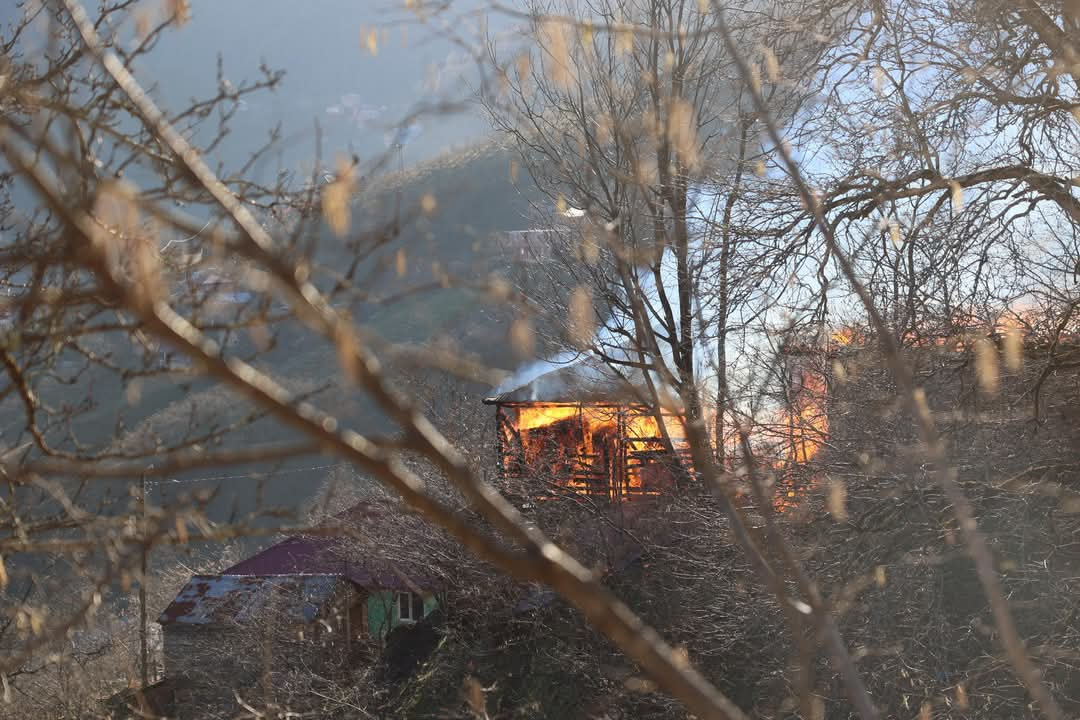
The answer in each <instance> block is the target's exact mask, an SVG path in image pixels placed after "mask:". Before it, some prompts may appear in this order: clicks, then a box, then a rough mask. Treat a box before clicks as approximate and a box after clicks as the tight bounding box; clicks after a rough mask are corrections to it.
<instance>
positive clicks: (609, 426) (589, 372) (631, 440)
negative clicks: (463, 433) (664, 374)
mask: <svg viewBox="0 0 1080 720" xmlns="http://www.w3.org/2000/svg"><path fill="white" fill-rule="evenodd" d="M646 397H647V396H646V395H644V394H643V390H642V387H641V385H639V384H637V383H635V382H633V381H632V380H631V379H628V378H627V377H624V376H620V375H618V374H617V373H615V372H614V371H613V370H611V369H610V368H608V367H606V366H604V365H602V364H601V363H599V362H598V361H592V360H587V359H585V360H578V361H576V362H573V363H570V364H567V365H565V366H564V367H561V368H559V369H555V370H551V371H550V372H547V373H544V374H542V375H539V376H538V377H535V378H533V379H531V380H530V381H528V382H525V383H523V384H521V385H518V386H517V387H513V388H512V389H509V390H505V391H502V392H497V393H496V394H495V395H493V396H492V397H489V398H487V399H485V400H484V402H485V403H486V404H488V405H494V406H495V418H496V425H497V438H498V440H497V441H498V456H499V472H500V474H501V476H502V477H503V479H504V480H511V479H512V480H521V481H524V482H525V483H527V484H528V485H529V487H530V493H531V494H532V495H533V497H535V498H536V499H538V500H543V499H550V498H553V497H556V496H559V495H561V494H565V493H575V494H578V495H585V496H589V497H592V498H598V499H606V500H610V501H622V500H628V499H633V498H642V497H648V496H655V495H660V494H662V493H663V492H665V491H666V490H668V489H671V488H672V487H673V486H674V485H675V484H676V483H677V482H678V480H679V478H680V477H682V476H684V475H685V468H688V467H689V465H690V463H689V450H688V447H687V441H686V438H685V435H686V433H685V431H684V429H683V424H682V420H681V418H680V417H679V416H678V415H676V414H674V413H671V412H668V411H655V410H654V409H653V408H652V407H651V406H650V405H649V404H647V403H645V402H644V398H646Z"/></svg>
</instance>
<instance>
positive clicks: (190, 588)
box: [158, 574, 345, 625]
mask: <svg viewBox="0 0 1080 720" xmlns="http://www.w3.org/2000/svg"><path fill="white" fill-rule="evenodd" d="M344 582H345V581H344V579H343V578H341V577H340V576H333V575H282V576H273V577H263V576H255V575H248V576H239V575H228V574H225V575H194V576H192V578H191V579H190V580H188V582H187V584H186V585H184V587H183V588H182V589H181V590H180V592H179V593H178V594H177V596H176V598H175V599H174V600H173V601H172V602H171V603H169V606H168V607H167V608H165V611H164V612H162V613H161V616H160V617H158V622H159V623H160V624H162V625H169V624H172V623H181V624H185V625H224V624H229V623H245V622H251V621H252V620H255V619H257V618H259V617H260V616H261V615H262V614H263V613H264V612H266V611H269V610H272V609H276V610H278V611H280V612H282V613H283V614H284V616H285V617H286V618H288V619H290V620H294V621H297V622H312V621H314V620H315V618H316V617H318V614H319V610H320V609H322V607H323V606H324V605H325V604H326V602H327V601H328V600H329V599H330V598H331V597H332V596H333V595H334V594H335V592H337V590H338V589H339V587H340V586H341V585H342V584H343V583H344Z"/></svg>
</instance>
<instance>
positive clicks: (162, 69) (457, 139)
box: [140, 0, 511, 165]
mask: <svg viewBox="0 0 1080 720" xmlns="http://www.w3.org/2000/svg"><path fill="white" fill-rule="evenodd" d="M480 5H482V0H459V1H458V2H454V3H453V4H452V7H453V8H454V12H453V14H452V15H448V16H447V19H448V20H451V22H450V23H449V24H450V25H451V26H452V27H453V30H454V32H455V33H457V34H458V35H459V37H463V38H465V39H468V40H472V41H475V40H476V39H477V38H478V37H479V33H480V19H481V16H480V15H477V14H476V13H475V12H471V11H475V10H476V9H477V7H478V6H480ZM445 24H447V23H446V20H444V19H440V18H435V19H433V20H432V21H429V22H427V23H420V22H419V21H418V20H417V19H416V18H415V16H413V15H412V14H411V13H410V12H409V11H406V10H404V8H403V2H402V0H308V1H306V2H296V1H295V0H194V1H193V2H192V20H191V22H190V23H189V24H188V25H186V26H185V27H183V28H180V29H174V30H169V31H167V32H166V34H165V36H164V38H163V39H162V42H161V43H160V45H159V46H158V48H157V49H156V50H155V52H154V54H153V55H152V56H151V58H149V60H148V61H147V62H144V63H143V64H142V65H141V67H140V77H141V78H142V79H144V80H146V81H149V80H151V79H152V80H154V81H156V82H157V83H158V84H159V87H160V88H161V96H162V97H163V98H165V100H166V102H168V103H169V104H170V105H171V106H173V107H174V108H178V107H180V106H181V104H182V103H183V102H185V101H186V100H188V99H189V98H191V97H193V96H196V95H199V96H205V95H206V94H207V93H210V92H213V90H214V88H215V82H216V70H217V60H218V56H219V55H220V57H221V59H222V62H223V67H224V72H225V75H226V77H228V78H229V79H230V80H231V81H233V82H234V83H237V84H238V83H239V82H240V81H241V80H244V79H253V78H255V77H257V76H258V67H259V65H260V63H263V62H265V63H266V64H267V65H268V66H270V67H271V68H275V69H283V70H285V72H286V75H285V80H284V84H283V85H282V86H281V88H280V89H279V90H278V91H276V92H274V93H264V94H262V96H261V97H258V98H255V99H252V100H251V101H250V102H249V103H248V104H247V109H246V110H245V111H244V112H243V114H242V116H241V117H240V118H238V121H237V123H236V133H235V134H236V137H235V138H234V140H233V141H231V142H230V145H229V147H228V148H227V149H226V152H227V153H229V154H230V155H231V154H232V153H234V152H238V151H240V150H241V149H243V150H245V151H246V150H248V149H250V148H253V147H255V145H256V144H257V143H258V142H259V141H260V140H261V139H262V138H263V137H265V132H266V130H267V129H268V128H270V127H271V126H272V125H273V124H274V123H276V122H281V123H283V125H284V129H285V131H286V135H289V136H292V137H293V140H292V142H290V143H289V146H288V148H287V151H286V154H285V157H284V162H286V163H287V164H289V165H295V164H296V163H297V162H299V161H301V160H303V159H307V158H310V157H313V155H314V137H315V133H314V124H315V122H316V120H318V122H319V123H320V125H321V127H322V129H323V132H324V138H325V143H324V156H326V157H330V156H332V155H333V154H334V153H336V152H346V151H349V149H350V146H351V149H352V150H354V151H356V152H358V153H359V154H360V155H361V157H370V156H371V155H372V154H374V153H376V152H381V151H383V150H385V147H386V141H387V139H388V138H386V137H385V135H386V129H385V126H387V125H390V124H393V123H395V122H397V121H398V120H399V119H401V118H402V117H404V116H406V115H408V114H409V113H410V112H412V111H414V110H416V109H417V108H418V107H420V106H421V105H423V104H424V103H430V102H432V101H433V100H436V99H451V100H460V99H462V98H464V97H466V96H467V94H468V90H467V85H466V82H465V81H463V79H462V78H468V79H469V80H470V81H471V82H473V83H475V76H476V72H477V71H476V67H475V64H472V63H470V61H469V60H468V56H467V54H466V52H465V51H464V50H463V49H462V48H461V47H460V46H459V45H457V44H455V43H454V42H452V41H451V40H450V39H448V38H447V37H446V31H445V28H444V27H443V26H444V25H445ZM490 24H491V26H492V27H493V28H495V29H496V30H505V29H507V28H509V27H510V25H511V22H510V21H509V20H508V19H507V18H505V17H493V18H491V19H490ZM372 28H378V35H377V42H376V46H377V52H376V53H375V54H374V55H373V54H372V53H371V51H370V49H369V45H368V37H369V35H370V31H371V29H372ZM335 110H336V111H337V112H335ZM419 124H420V128H418V129H416V130H414V132H413V135H414V136H415V137H414V139H412V140H411V141H410V142H409V143H408V145H407V147H406V150H405V160H406V162H415V161H416V160H419V159H422V158H424V157H428V156H430V155H432V154H434V153H436V152H438V151H439V150H441V149H443V148H446V147H449V146H454V145H460V144H464V143H466V142H468V141H470V140H473V139H476V138H478V137H479V136H481V135H483V134H485V133H486V132H487V130H488V126H487V123H486V121H484V120H483V119H482V118H481V117H479V113H478V112H477V111H476V110H475V109H473V110H471V111H470V112H468V113H464V114H457V115H450V116H447V115H445V114H443V115H439V116H437V117H435V116H432V117H425V118H423V119H421V120H420V121H419ZM294 134H299V137H295V135H294Z"/></svg>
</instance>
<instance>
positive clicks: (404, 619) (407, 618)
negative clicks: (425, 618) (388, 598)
mask: <svg viewBox="0 0 1080 720" xmlns="http://www.w3.org/2000/svg"><path fill="white" fill-rule="evenodd" d="M402 595H404V596H406V597H407V598H408V600H407V602H406V604H405V606H406V607H407V608H408V610H409V614H408V615H404V614H402V612H401V596H402ZM414 597H419V596H418V595H417V594H416V593H414V592H412V591H411V590H399V591H398V593H397V595H396V596H395V597H394V599H395V600H396V601H397V610H398V622H400V623H415V622H417V621H419V620H420V619H421V618H417V617H413V598H414ZM421 607H422V606H421Z"/></svg>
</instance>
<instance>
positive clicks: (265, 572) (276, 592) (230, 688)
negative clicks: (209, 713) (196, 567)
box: [157, 503, 441, 704]
mask: <svg viewBox="0 0 1080 720" xmlns="http://www.w3.org/2000/svg"><path fill="white" fill-rule="evenodd" d="M397 519H398V518H396V517H394V516H393V514H392V513H388V512H387V511H386V510H385V509H382V508H378V507H375V506H372V505H369V504H366V503H360V504H358V505H355V506H353V507H352V508H350V509H349V510H346V511H345V512H344V513H341V514H339V515H337V516H334V517H333V518H331V519H330V520H328V521H327V522H325V523H323V524H321V525H320V526H318V527H317V528H315V529H314V531H313V532H312V533H310V534H304V535H296V536H293V537H289V538H286V539H285V540H282V541H280V542H277V543H275V544H273V545H271V546H269V547H267V548H266V549H264V550H262V551H261V552H259V553H257V554H255V555H252V556H251V557H249V558H247V559H246V560H243V561H242V562H239V563H237V564H236V565H233V566H232V567H229V568H226V569H225V570H223V571H222V572H221V573H220V574H216V575H195V576H193V577H191V579H190V580H188V582H187V583H186V584H185V585H184V587H183V588H182V589H181V590H180V592H179V593H178V594H177V595H176V597H175V598H174V599H173V601H172V602H171V603H170V604H169V606H168V607H166V608H165V610H164V611H163V612H162V613H161V615H160V616H159V617H158V620H157V622H158V623H159V624H160V625H161V628H162V635H163V640H164V651H165V652H164V654H165V674H166V676H168V677H169V678H170V679H171V681H172V682H173V683H175V684H176V685H177V686H178V687H186V688H187V689H188V690H187V691H186V692H189V693H190V692H195V693H196V695H195V696H194V697H193V699H197V700H198V702H199V703H203V704H206V703H207V702H212V701H213V698H210V697H209V695H208V693H209V694H213V693H214V692H218V693H220V694H221V695H222V696H221V697H220V698H218V700H220V702H221V703H228V702H230V701H231V699H232V698H233V692H234V691H235V690H236V689H237V688H238V687H243V686H248V685H251V684H253V683H256V682H258V681H259V680H260V678H262V677H265V676H266V673H267V672H268V671H269V672H282V671H288V670H289V669H290V668H294V667H297V666H303V667H306V668H316V669H318V670H319V671H320V672H322V673H332V672H333V671H334V670H335V669H346V668H348V667H349V666H350V665H352V664H353V663H356V662H359V661H362V660H363V658H365V657H367V658H370V657H371V653H372V652H377V651H378V649H379V647H380V646H381V644H382V641H383V640H384V639H385V637H386V636H387V634H388V633H389V632H390V631H391V630H392V629H394V628H396V627H401V626H408V625H413V624H415V623H417V622H419V621H421V620H423V619H424V618H426V617H428V616H429V615H430V614H431V613H432V612H433V611H434V610H435V609H436V608H437V607H438V606H439V600H438V597H439V595H440V594H441V593H440V589H441V583H440V582H439V580H438V578H437V576H436V575H435V574H433V573H432V572H431V571H430V569H428V568H425V567H421V566H419V565H418V564H416V563H414V562H409V561H407V560H405V559H403V558H400V557H392V556H391V553H390V552H388V551H387V547H386V544H385V543H379V542H376V541H375V540H376V538H378V537H379V536H380V535H383V536H385V535H388V534H394V540H395V541H396V542H397V543H401V542H402V541H403V538H402V536H401V528H400V527H396V526H395V522H394V521H395V520H397ZM390 545H391V547H392V546H393V543H391V544H390ZM226 679H227V682H223V681H224V680H226Z"/></svg>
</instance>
